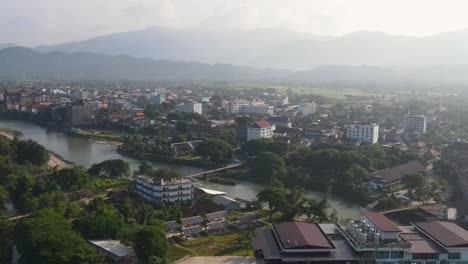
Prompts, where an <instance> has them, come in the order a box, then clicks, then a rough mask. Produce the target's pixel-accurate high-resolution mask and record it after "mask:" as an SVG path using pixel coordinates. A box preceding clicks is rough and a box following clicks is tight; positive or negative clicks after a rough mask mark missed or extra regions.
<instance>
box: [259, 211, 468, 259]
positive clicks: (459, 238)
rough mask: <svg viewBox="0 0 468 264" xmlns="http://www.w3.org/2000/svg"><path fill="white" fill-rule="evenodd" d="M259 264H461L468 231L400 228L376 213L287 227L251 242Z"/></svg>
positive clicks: (438, 225)
mask: <svg viewBox="0 0 468 264" xmlns="http://www.w3.org/2000/svg"><path fill="white" fill-rule="evenodd" d="M252 246H253V250H254V255H255V257H256V258H257V259H258V260H261V261H263V262H262V263H343V264H344V263H382V264H383V263H408V264H410V263H414V264H428V263H439V264H440V263H447V264H457V263H460V264H462V263H465V262H466V261H467V260H468V231H467V230H465V229H464V228H462V227H461V226H459V225H458V224H456V223H454V222H449V221H440V220H431V221H426V222H414V223H411V224H410V225H405V226H400V225H396V224H395V223H393V222H392V221H391V220H390V219H388V218H387V217H386V216H385V215H383V214H380V213H367V214H364V215H363V216H362V217H360V218H357V219H354V220H349V221H340V222H338V223H336V224H311V223H298V222H288V223H281V224H276V225H273V228H261V229H257V230H256V231H255V236H254V238H253V239H252Z"/></svg>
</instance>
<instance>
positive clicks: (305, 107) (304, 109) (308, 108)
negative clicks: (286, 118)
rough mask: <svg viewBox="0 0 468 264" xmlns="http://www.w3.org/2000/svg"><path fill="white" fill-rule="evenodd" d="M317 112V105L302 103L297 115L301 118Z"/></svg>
mask: <svg viewBox="0 0 468 264" xmlns="http://www.w3.org/2000/svg"><path fill="white" fill-rule="evenodd" d="M316 111H317V105H316V104H315V103H314V102H312V103H302V104H300V105H299V113H300V114H301V115H302V116H306V115H310V114H315V112H316Z"/></svg>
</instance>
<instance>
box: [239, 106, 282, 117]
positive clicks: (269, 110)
mask: <svg viewBox="0 0 468 264" xmlns="http://www.w3.org/2000/svg"><path fill="white" fill-rule="evenodd" d="M274 109H275V108H274V107H273V106H270V105H267V104H249V105H245V106H243V107H242V109H241V110H240V112H242V113H244V114H254V115H265V116H270V115H273V113H274Z"/></svg>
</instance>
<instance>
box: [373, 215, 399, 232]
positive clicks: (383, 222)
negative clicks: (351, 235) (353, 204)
mask: <svg viewBox="0 0 468 264" xmlns="http://www.w3.org/2000/svg"><path fill="white" fill-rule="evenodd" d="M364 216H365V217H366V218H367V219H369V221H371V222H372V223H373V224H374V225H375V226H376V227H377V228H378V229H379V230H380V231H382V232H401V229H400V228H398V226H396V225H395V224H394V223H392V221H390V219H388V218H387V217H386V216H385V215H383V214H380V213H366V214H364Z"/></svg>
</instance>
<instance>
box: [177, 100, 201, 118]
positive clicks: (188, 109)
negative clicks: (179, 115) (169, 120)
mask: <svg viewBox="0 0 468 264" xmlns="http://www.w3.org/2000/svg"><path fill="white" fill-rule="evenodd" d="M177 111H179V112H185V113H197V114H199V115H201V114H202V104H201V103H185V104H180V105H177Z"/></svg>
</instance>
